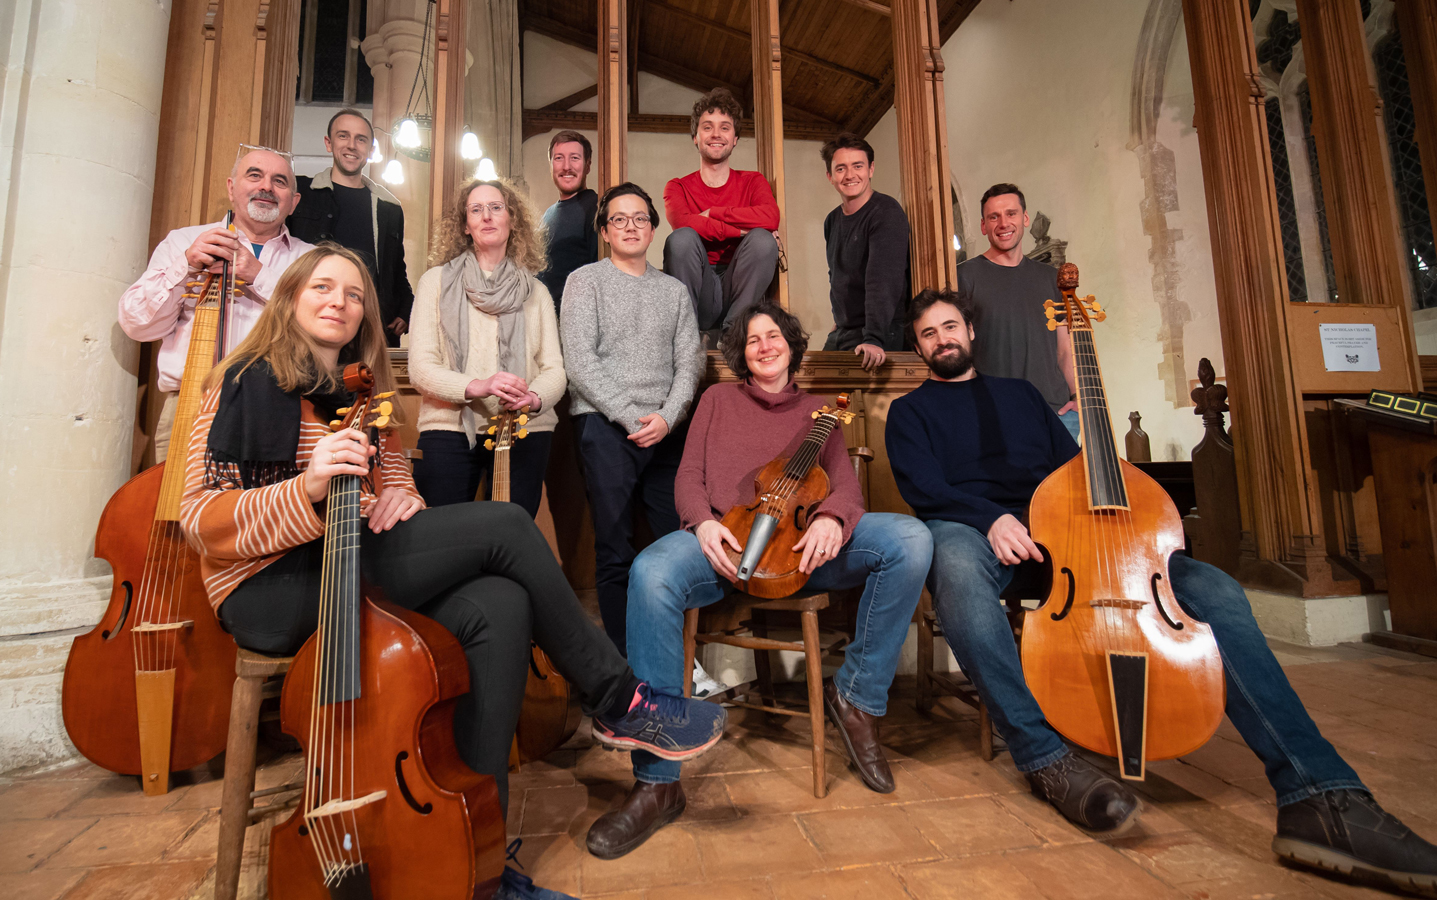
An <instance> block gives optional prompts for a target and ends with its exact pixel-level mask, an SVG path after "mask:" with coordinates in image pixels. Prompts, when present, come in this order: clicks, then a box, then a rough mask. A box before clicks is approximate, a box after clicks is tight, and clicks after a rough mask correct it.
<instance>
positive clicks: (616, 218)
mask: <svg viewBox="0 0 1437 900" xmlns="http://www.w3.org/2000/svg"><path fill="white" fill-rule="evenodd" d="M652 221H653V219H650V218H649V217H648V216H646V215H644V214H643V213H639V214H638V215H637V216H626V215H624V214H622V213H617V214H615V215H612V216H609V224H610V225H612V226H614V227H615V228H628V227H629V223H630V222H633V223H634V227H635V228H644V227H645V226H647V225H648V224H649V223H650V222H652Z"/></svg>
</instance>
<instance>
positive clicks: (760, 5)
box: [749, 0, 788, 309]
mask: <svg viewBox="0 0 1437 900" xmlns="http://www.w3.org/2000/svg"><path fill="white" fill-rule="evenodd" d="M749 15H750V23H751V32H750V34H751V35H752V46H753V130H754V139H755V140H756V141H757V142H758V170H759V171H760V172H762V173H763V177H765V178H767V179H768V182H769V184H771V185H772V186H773V195H774V197H775V198H776V199H777V200H778V231H776V232H774V237H776V238H778V246H779V247H780V248H781V249H782V250H783V252H787V251H788V210H787V207H786V204H785V201H784V188H783V50H782V49H781V46H780V43H779V34H778V0H750V3H749ZM778 302H779V305H780V306H782V307H783V308H784V309H787V308H788V273H787V272H785V271H783V268H782V267H780V268H779V272H778Z"/></svg>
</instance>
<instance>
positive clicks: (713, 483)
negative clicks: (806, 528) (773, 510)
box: [674, 382, 863, 544]
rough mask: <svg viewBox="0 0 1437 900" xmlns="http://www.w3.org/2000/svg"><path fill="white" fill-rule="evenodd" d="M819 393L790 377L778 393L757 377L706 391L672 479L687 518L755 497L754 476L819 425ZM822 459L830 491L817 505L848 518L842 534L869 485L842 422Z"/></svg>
mask: <svg viewBox="0 0 1437 900" xmlns="http://www.w3.org/2000/svg"><path fill="white" fill-rule="evenodd" d="M823 406H824V402H823V400H822V399H821V398H819V397H815V396H813V395H812V394H808V393H805V392H803V391H800V390H799V389H798V387H797V385H795V384H793V383H792V382H790V383H789V384H788V386H787V387H785V388H784V389H783V390H781V391H779V392H778V393H777V394H770V393H769V392H767V391H765V390H764V389H763V388H760V387H755V386H754V385H751V384H732V383H730V384H716V385H714V386H713V387H711V388H709V389H708V390H707V391H704V395H703V397H701V398H700V399H699V405H698V408H697V409H695V410H694V414H693V418H692V420H691V421H690V424H689V436H688V440H687V441H686V442H685V443H684V458H683V462H681V463H680V464H679V473H678V477H677V478H675V480H674V501H675V503H676V505H677V506H678V510H679V520H680V522H681V526H682V527H683V528H684V529H686V530H689V531H692V530H693V529H694V528H695V527H697V526H698V525H699V523H701V522H707V521H709V520H710V519H722V518H723V517H724V513H726V512H728V511H729V509H730V508H731V507H732V506H734V504H736V503H740V502H744V503H746V502H750V501H752V500H753V498H754V496H755V495H754V486H753V479H754V476H755V475H757V474H758V470H759V469H761V468H763V467H764V466H765V465H767V464H768V463H769V462H770V461H771V460H773V459H774V458H775V457H779V456H792V455H793V453H794V451H796V450H797V449H798V446H799V444H802V443H803V439H804V438H806V437H808V432H809V430H810V429H811V428H812V427H813V416H812V413H813V411H814V410H816V409H820V408H822V407H823ZM818 462H819V464H820V465H821V466H823V470H824V471H825V472H827V473H828V481H829V486H830V490H831V493H830V494H829V495H828V499H826V500H824V501H823V502H822V503H820V504H819V505H818V507H817V510H816V512H817V513H818V514H821V515H828V516H833V517H834V518H835V519H837V520H838V523H839V524H840V525H842V526H843V542H844V543H845V544H846V543H848V539H849V538H850V537H852V536H853V526H855V525H857V524H858V520H859V519H860V518H861V517H862V516H863V492H862V490H860V488H859V487H858V479H857V478H856V477H854V475H853V464H852V463H850V462H849V461H848V448H847V447H845V446H844V443H843V429H841V428H835V429H834V430H833V433H832V434H831V435H829V436H828V441H827V442H826V443H825V444H824V445H823V452H822V453H821V454H819V458H818Z"/></svg>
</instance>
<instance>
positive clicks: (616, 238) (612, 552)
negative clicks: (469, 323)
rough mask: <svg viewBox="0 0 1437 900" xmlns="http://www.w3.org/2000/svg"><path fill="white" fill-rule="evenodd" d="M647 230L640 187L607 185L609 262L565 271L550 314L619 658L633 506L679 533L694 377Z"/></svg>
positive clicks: (678, 311) (687, 310)
mask: <svg viewBox="0 0 1437 900" xmlns="http://www.w3.org/2000/svg"><path fill="white" fill-rule="evenodd" d="M658 221H659V217H658V211H657V210H655V209H654V203H653V201H652V200H651V199H649V195H648V194H646V193H645V192H644V189H643V188H641V187H639V186H638V185H636V184H630V183H627V182H626V183H624V184H620V185H618V186H616V187H613V188H610V189H609V190H608V191H607V192H606V193H605V194H604V196H603V197H602V198H601V199H600V200H599V207H598V214H597V215H596V216H595V223H594V224H595V227H596V229H597V230H598V232H599V235H600V237H602V238H603V239H604V241H605V242H606V243H608V245H609V258H608V259H602V260H600V261H598V262H596V263H593V264H591V265H587V266H583V267H581V268H579V269H575V270H574V272H573V274H571V275H570V276H569V280H568V282H567V283H566V285H565V287H564V305H563V308H562V309H561V311H560V315H559V336H560V339H561V340H562V342H563V347H564V369H565V372H566V373H567V374H568V376H569V394H570V396H571V397H572V404H573V405H572V411H573V415H574V433H575V435H576V438H577V441H578V447H579V464H580V466H581V467H582V468H583V471H584V481H585V485H586V490H587V492H588V496H589V509H590V511H591V512H592V514H593V517H594V557H595V564H596V576H597V577H596V581H597V587H598V595H599V612H600V614H601V615H602V616H603V619H604V630H605V631H606V632H607V633H608V635H609V637H610V639H612V640H613V642H614V643H615V644H616V645H617V646H618V648H619V651H620V652H627V646H626V633H627V632H626V628H625V625H626V622H625V618H626V612H627V609H628V596H629V566H630V565H631V564H632V563H633V561H634V557H635V555H637V554H636V551H635V550H634V544H633V525H632V521H633V508H634V502H635V501H636V500H638V501H640V502H642V503H643V506H644V512H645V515H646V517H647V518H648V522H649V527H650V528H652V529H653V532H654V536H655V537H662V536H664V535H666V534H668V533H669V532H671V531H675V530H677V529H678V527H679V517H678V512H677V510H676V509H675V506H674V476H675V475H676V474H677V472H678V467H679V460H680V458H681V457H682V456H683V452H684V436H685V434H686V432H687V428H686V427H685V425H686V424H687V417H688V412H689V407H690V405H691V404H692V403H693V399H694V391H695V390H696V389H697V387H698V383H699V376H700V375H702V374H703V362H704V360H703V352H702V350H701V349H700V347H699V330H698V323H697V321H696V320H695V318H694V309H693V304H692V303H691V302H690V300H689V295H688V290H687V289H686V288H685V287H684V286H683V284H682V283H681V282H679V281H678V280H677V279H674V278H670V277H669V276H668V275H665V274H664V273H663V272H661V271H659V270H658V269H656V268H654V267H653V266H651V265H649V264H648V261H647V259H646V258H645V257H646V254H647V252H648V249H649V245H650V244H651V243H653V240H654V229H655V228H656V227H657V226H658Z"/></svg>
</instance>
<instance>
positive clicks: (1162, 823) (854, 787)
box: [0, 645, 1437, 900]
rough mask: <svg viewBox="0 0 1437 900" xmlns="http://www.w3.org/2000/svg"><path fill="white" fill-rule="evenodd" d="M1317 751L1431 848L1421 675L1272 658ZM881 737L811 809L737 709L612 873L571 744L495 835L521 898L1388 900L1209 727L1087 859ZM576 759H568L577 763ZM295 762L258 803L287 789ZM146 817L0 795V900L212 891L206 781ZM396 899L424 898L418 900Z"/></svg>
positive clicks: (1435, 694) (1304, 654)
mask: <svg viewBox="0 0 1437 900" xmlns="http://www.w3.org/2000/svg"><path fill="white" fill-rule="evenodd" d="M1275 649H1276V650H1277V651H1278V654H1279V658H1280V659H1281V660H1282V662H1283V664H1284V665H1285V666H1286V667H1287V672H1288V675H1289V677H1290V678H1291V679H1292V682H1293V684H1294V685H1295V686H1296V688H1297V690H1298V692H1299V693H1300V694H1301V695H1302V697H1303V699H1304V700H1305V701H1306V702H1307V704H1308V708H1309V709H1310V710H1312V713H1313V716H1314V718H1315V719H1316V720H1317V722H1318V724H1319V725H1321V727H1322V729H1323V731H1324V733H1325V734H1326V735H1327V736H1328V737H1329V738H1330V739H1331V740H1332V741H1333V743H1334V744H1336V745H1337V746H1338V748H1339V749H1340V750H1341V751H1342V752H1343V754H1344V755H1345V756H1346V757H1347V759H1348V760H1349V761H1351V762H1352V764H1353V765H1354V766H1355V767H1356V768H1357V770H1358V772H1359V773H1360V774H1361V775H1362V777H1363V779H1364V780H1365V781H1366V782H1367V784H1368V785H1369V786H1371V787H1372V788H1373V790H1374V791H1376V793H1377V796H1378V798H1379V800H1381V801H1382V802H1383V803H1384V804H1385V805H1386V806H1387V808H1388V809H1390V810H1391V811H1393V812H1395V813H1396V814H1398V815H1399V816H1401V817H1402V818H1403V819H1404V820H1406V821H1407V823H1408V824H1409V825H1411V826H1412V827H1413V828H1414V829H1416V830H1417V831H1418V833H1420V834H1422V835H1424V836H1425V837H1427V838H1428V839H1429V840H1434V839H1437V765H1434V763H1437V660H1426V659H1423V658H1422V657H1416V656H1408V655H1405V654H1397V653H1387V652H1381V651H1377V650H1375V649H1373V648H1371V647H1368V646H1353V645H1347V646H1343V647H1338V648H1333V649H1330V650H1306V649H1302V648H1295V647H1285V646H1282V645H1275ZM890 709H891V712H890V714H889V716H888V718H887V719H886V720H885V725H884V735H885V743H886V745H887V747H888V752H889V756H890V759H892V760H893V762H894V768H895V774H896V776H897V780H898V790H897V792H896V793H894V794H891V795H888V796H881V795H878V794H874V793H872V792H870V791H868V790H867V789H865V788H864V787H863V786H862V785H861V784H860V783H859V782H858V780H857V779H856V777H855V776H854V775H853V774H852V773H851V772H849V771H848V770H847V769H846V767H845V761H844V758H843V756H842V755H841V753H839V752H834V751H833V746H834V739H833V738H832V737H830V751H831V752H830V753H829V756H828V765H829V772H830V776H829V778H830V781H829V784H830V792H829V795H828V797H827V798H826V799H823V800H816V799H815V798H814V797H813V795H812V793H811V791H810V775H809V769H808V764H809V756H808V749H807V731H806V729H807V726H806V724H804V723H803V722H801V721H792V722H779V723H774V722H769V721H764V720H763V717H760V716H758V715H757V714H750V713H746V712H744V711H741V710H735V711H734V713H735V714H734V715H733V717H732V720H731V726H730V730H729V734H728V737H727V739H726V740H725V741H724V742H723V743H721V744H720V745H719V746H718V747H717V748H715V749H714V750H713V751H711V752H710V753H709V754H707V755H706V756H704V757H703V758H701V759H700V760H699V761H697V762H696V763H694V764H692V765H690V766H688V767H687V768H686V770H685V773H684V774H685V789H686V791H687V793H688V802H689V807H688V812H687V814H686V815H685V816H684V817H683V818H682V819H681V820H680V821H679V822H678V823H676V824H675V825H673V826H670V827H669V828H666V829H664V830H663V831H662V832H660V833H659V834H658V835H656V836H655V837H654V838H653V839H652V840H650V841H649V842H648V843H647V844H646V845H644V846H643V847H641V848H640V849H638V850H636V851H635V852H633V853H631V854H630V855H629V856H627V857H624V858H622V859H620V860H616V861H613V862H604V861H601V860H598V859H594V858H593V857H591V856H589V855H588V854H587V853H586V852H585V851H584V850H583V838H584V833H585V831H586V830H587V828H588V826H589V824H590V823H591V822H593V820H594V819H595V818H597V817H598V816H599V814H600V813H602V812H603V811H604V810H606V809H608V808H609V807H610V806H612V805H613V804H614V803H616V802H617V801H618V799H619V798H620V797H622V796H623V794H624V792H625V790H626V789H627V788H628V785H629V770H628V758H627V756H626V755H620V754H616V753H609V752H605V751H602V750H600V749H598V748H596V747H589V746H587V741H586V740H584V739H583V737H582V735H581V736H580V738H579V739H576V741H574V742H571V747H575V746H577V749H565V750H560V751H558V752H556V753H555V754H554V755H553V756H551V757H550V758H549V759H548V760H546V761H544V762H542V763H537V764H532V765H530V766H527V767H526V768H525V769H524V770H523V771H521V772H519V773H517V774H516V775H515V776H514V777H513V779H512V782H511V784H512V798H513V800H512V803H511V809H510V812H509V831H510V834H511V836H522V837H523V838H524V844H523V848H522V850H521V851H520V855H519V858H520V859H521V860H522V862H523V863H524V865H525V866H527V871H528V872H529V873H530V874H532V875H533V876H534V877H535V879H536V880H537V881H538V883H539V884H542V885H545V886H548V887H553V888H556V889H559V890H563V891H567V892H569V893H573V894H578V895H581V896H583V897H608V898H615V900H618V898H623V900H669V898H680V897H702V898H705V900H730V898H785V900H787V898H819V897H825V898H861V900H889V898H948V897H964V898H966V897H973V898H1025V900H1026V898H1050V900H1058V898H1097V900H1123V898H1130V897H1131V898H1168V897H1173V898H1176V897H1189V898H1195V900H1220V898H1272V900H1283V898H1296V897H1316V898H1355V897H1368V896H1370V897H1377V896H1386V895H1383V894H1381V893H1379V892H1377V891H1372V890H1369V889H1367V888H1361V887H1353V886H1349V885H1346V884H1342V883H1339V882H1334V881H1330V880H1327V879H1325V878H1322V877H1320V876H1314V875H1309V874H1307V873H1303V872H1297V871H1293V870H1290V869H1287V868H1284V867H1283V866H1281V865H1279V864H1278V863H1277V861H1276V859H1275V858H1274V857H1273V856H1272V854H1271V852H1270V851H1269V849H1268V843H1269V841H1270V840H1271V837H1272V829H1273V824H1274V821H1275V817H1276V810H1275V808H1274V806H1273V802H1272V799H1273V798H1272V791H1271V790H1270V789H1269V787H1268V785H1267V781H1266V779H1265V778H1264V777H1263V774H1262V768H1261V766H1260V765H1259V764H1258V762H1257V759H1256V758H1255V757H1254V756H1253V755H1252V754H1251V753H1250V752H1248V750H1247V749H1246V748H1245V747H1244V746H1243V744H1242V741H1241V739H1240V738H1239V737H1238V735H1237V733H1236V732H1235V731H1234V730H1233V728H1232V726H1231V725H1230V724H1228V723H1226V722H1224V724H1223V727H1222V728H1221V729H1220V730H1219V732H1218V734H1217V736H1215V737H1214V738H1213V740H1212V741H1211V742H1210V743H1209V744H1208V745H1207V746H1205V747H1204V748H1203V749H1202V750H1200V751H1198V752H1197V753H1194V754H1192V755H1191V756H1189V757H1187V758H1185V759H1182V760H1172V761H1168V762H1160V763H1155V764H1153V765H1152V766H1151V768H1150V770H1149V772H1150V774H1149V777H1148V781H1147V782H1146V783H1145V784H1144V785H1143V787H1142V790H1143V792H1144V793H1145V794H1146V802H1147V807H1148V811H1147V813H1146V814H1145V815H1144V816H1143V818H1142V820H1141V822H1140V824H1139V825H1138V826H1137V828H1136V829H1134V830H1133V831H1131V832H1129V833H1128V834H1127V835H1126V836H1124V837H1122V838H1120V839H1116V840H1107V841H1101V840H1094V839H1093V838H1091V837H1089V836H1087V835H1085V834H1084V833H1082V832H1080V831H1078V830H1077V829H1075V828H1073V827H1071V826H1070V825H1068V824H1067V823H1066V822H1064V821H1063V820H1062V819H1061V818H1060V817H1059V816H1058V815H1057V814H1056V813H1055V812H1053V811H1052V810H1051V809H1050V808H1049V807H1048V806H1047V805H1046V804H1044V803H1041V802H1039V801H1037V800H1035V799H1034V798H1033V797H1032V796H1030V795H1029V794H1028V793H1027V791H1026V788H1025V785H1024V783H1023V781H1022V779H1021V778H1020V776H1019V775H1018V773H1017V772H1016V770H1014V768H1013V765H1012V762H1011V761H1010V760H1009V759H1008V758H1007V756H1006V755H1000V756H999V757H998V759H996V760H995V761H993V762H992V763H987V762H984V761H982V760H981V759H979V758H978V755H977V744H978V739H977V720H976V717H975V716H974V715H973V714H972V712H971V711H970V710H969V709H968V708H967V707H963V706H960V705H958V704H957V703H955V702H954V701H952V700H946V701H943V702H942V703H941V704H940V705H939V707H938V708H936V709H935V710H934V711H933V713H932V714H931V715H924V714H919V713H917V712H916V711H915V710H914V709H913V705H912V693H911V680H910V681H909V682H908V683H907V684H904V683H902V682H900V684H899V685H898V687H897V688H896V689H895V696H894V698H893V702H892V703H891V704H890ZM579 745H582V746H579ZM298 767H299V759H298V757H297V756H296V755H295V754H287V755H282V756H280V757H278V758H274V759H271V760H270V761H268V762H267V763H266V764H265V765H264V766H263V768H262V769H261V773H260V784H261V786H265V785H274V784H281V783H283V782H285V781H287V780H289V779H290V778H291V777H293V776H294V775H295V773H296V772H297V770H298ZM178 780H181V781H183V782H185V783H183V784H180V785H179V786H177V787H176V788H175V789H173V790H171V792H170V793H169V794H167V795H165V796H163V797H156V798H147V797H144V796H143V795H142V794H141V793H140V791H139V789H138V786H137V784H136V782H135V779H133V778H121V777H117V776H112V775H109V774H108V773H105V772H102V771H100V770H98V769H96V768H94V767H92V766H89V765H86V764H75V765H69V766H65V767H62V768H58V769H54V770H51V771H45V772H20V773H12V774H11V775H10V776H8V777H4V778H0V898H4V900H55V898H64V900H89V898H107V900H170V898H208V897H209V896H210V895H211V892H212V890H213V884H212V880H213V864H214V854H215V838H216V833H217V828H218V818H217V816H218V810H217V807H218V805H219V796H220V790H219V789H220V784H219V781H218V780H217V775H216V774H215V773H213V772H211V771H209V770H208V769H206V768H201V769H199V770H196V771H193V772H189V773H182V776H181V777H180V779H178ZM248 838H249V841H248V850H249V853H250V856H249V858H248V861H247V866H246V873H245V883H244V885H242V891H241V896H242V897H259V896H262V892H261V891H260V890H259V887H260V885H261V884H262V881H263V863H264V855H265V845H266V843H267V828H266V827H265V826H263V825H261V826H256V827H254V828H251V829H250V832H249V835H248ZM414 896H415V897H422V896H423V892H422V890H421V891H418V892H416V893H415V895H414Z"/></svg>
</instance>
